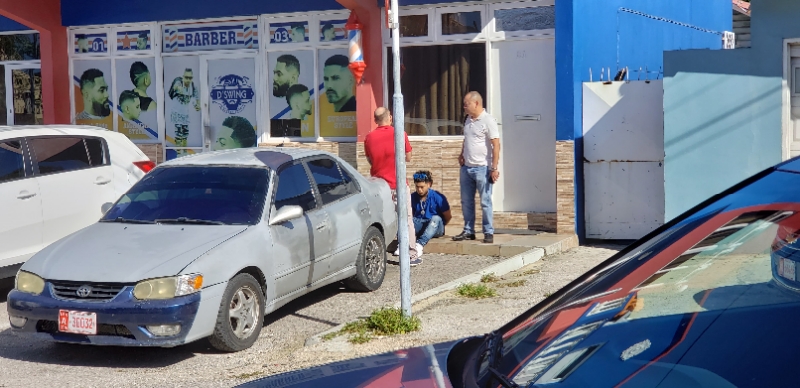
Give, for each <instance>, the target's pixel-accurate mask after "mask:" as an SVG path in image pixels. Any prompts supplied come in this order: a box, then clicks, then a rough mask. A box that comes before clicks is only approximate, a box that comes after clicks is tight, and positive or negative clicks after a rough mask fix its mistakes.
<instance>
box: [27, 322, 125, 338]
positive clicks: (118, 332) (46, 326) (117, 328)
mask: <svg viewBox="0 0 800 388" xmlns="http://www.w3.org/2000/svg"><path fill="white" fill-rule="evenodd" d="M36 331H37V332H39V333H49V334H69V333H61V332H59V331H58V322H56V321H48V320H41V321H39V322H36ZM79 335H80V334H79ZM97 335H106V336H112V337H125V338H131V339H136V337H135V336H134V335H133V333H131V331H130V330H128V328H127V327H125V325H108V324H105V323H100V324H98V325H97Z"/></svg>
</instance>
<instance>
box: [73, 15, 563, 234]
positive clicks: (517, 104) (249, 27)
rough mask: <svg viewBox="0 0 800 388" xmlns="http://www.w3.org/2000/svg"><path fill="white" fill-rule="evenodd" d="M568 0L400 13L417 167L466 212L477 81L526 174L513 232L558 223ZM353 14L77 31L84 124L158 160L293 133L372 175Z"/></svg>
mask: <svg viewBox="0 0 800 388" xmlns="http://www.w3.org/2000/svg"><path fill="white" fill-rule="evenodd" d="M554 4H555V3H554V2H553V1H552V0H550V1H547V0H545V1H535V2H534V1H523V2H473V3H446V4H438V5H437V4H434V5H419V6H405V7H401V10H400V16H401V19H400V24H401V31H400V33H401V37H400V40H401V46H402V49H401V60H402V64H401V77H402V79H401V83H402V87H403V93H404V96H405V112H406V117H405V122H406V128H405V129H406V131H407V132H408V134H409V136H410V138H411V140H412V143H413V145H414V148H415V153H414V154H415V160H414V162H413V163H412V165H410V166H409V172H410V173H413V171H414V170H416V169H427V170H431V171H432V172H433V173H434V177H435V179H436V180H437V182H438V187H437V189H439V190H441V191H443V192H444V193H445V194H446V195H448V198H450V202H451V203H453V204H456V207H460V200H459V197H460V193H459V188H458V176H459V174H458V168H459V166H458V164H457V158H456V156H457V154H458V152H459V150H460V147H461V141H462V136H461V135H462V129H463V128H462V126H463V121H464V113H463V110H462V103H461V100H462V97H463V96H464V94H466V93H467V92H468V91H471V90H477V91H478V92H480V93H481V94H482V95H483V96H484V99H485V100H486V102H487V104H486V107H487V110H488V111H489V112H491V113H492V114H493V115H494V116H495V117H496V118H497V120H498V122H499V123H500V128H501V136H502V139H501V141H502V149H503V152H502V160H501V163H500V168H501V172H502V174H503V176H508V177H514V176H524V177H525V179H503V180H501V184H499V185H498V186H497V187H496V188H495V193H494V196H495V211H496V212H497V213H508V214H516V218H515V219H514V220H512V221H510V222H505V221H508V220H506V219H505V218H503V217H502V216H501V217H499V220H498V223H499V225H500V227H501V228H502V227H519V228H527V227H528V226H529V221H530V220H531V217H529V214H535V215H536V217H538V218H535V220H536V221H537V222H538V223H539V224H541V225H539V226H543V227H545V229H552V230H555V216H554V215H555V212H556V166H555V160H556V155H555V149H556V146H555V145H556V131H555V122H556V119H555V43H554V32H555V7H554ZM331 5H332V6H338V4H336V3H334V2H331ZM332 8H338V7H332ZM376 15H379V17H381V18H383V17H384V10H382V9H381V10H380V13H379V14H378V13H376ZM349 16H350V10H347V9H338V10H330V11H320V12H311V13H309V12H302V13H282V14H262V15H259V16H252V17H229V18H222V19H220V18H216V19H194V20H177V21H165V22H148V23H135V24H134V23H126V24H115V25H110V24H109V25H91V26H80V27H71V28H69V42H70V46H69V55H70V77H71V80H72V83H73V87H72V88H71V94H72V96H71V97H72V98H71V100H72V103H71V108H72V110H71V111H72V117H73V122H74V123H75V124H86V125H96V126H100V127H104V128H108V129H111V130H115V131H118V132H121V133H124V134H126V135H127V136H128V137H129V138H130V139H131V140H133V141H134V142H135V143H137V144H139V145H140V146H141V147H142V148H147V147H151V149H157V150H158V151H157V154H158V159H159V161H161V160H170V159H173V158H176V157H180V156H183V155H190V154H195V153H200V152H207V151H213V150H220V149H227V148H238V147H254V146H258V145H261V146H275V145H278V144H281V145H291V146H304V147H315V148H320V147H324V148H325V149H326V150H330V151H333V152H338V153H339V154H340V156H342V157H343V158H344V159H345V160H348V161H350V162H351V163H353V164H357V166H356V167H357V168H358V169H359V170H361V171H364V172H366V171H368V166H367V165H366V164H365V163H364V162H363V161H362V162H361V163H360V164H359V162H358V161H359V157H358V155H359V153H363V146H362V144H361V143H358V142H357V140H358V139H359V138H361V139H363V136H365V135H366V133H368V132H369V128H359V123H362V124H361V126H362V127H364V126H365V125H364V124H363V123H364V121H359V120H358V117H359V115H361V116H363V115H364V114H365V112H357V106H358V105H357V98H356V96H357V93H356V90H357V85H356V81H355V77H354V76H353V74H352V73H351V71H350V70H349V68H348V64H349V59H348V40H347V37H346V30H345V24H346V22H347V19H348V17H349ZM381 27H382V28H380V32H381V36H380V37H379V41H380V45H379V47H380V48H381V49H382V50H381V51H382V52H380V53H376V52H374V51H375V50H374V48H375V47H376V45H373V46H370V47H364V50H365V51H368V50H373V51H372V52H365V57H367V58H368V59H367V66H368V67H376V66H377V67H378V68H380V69H381V73H378V74H380V75H381V79H380V80H377V79H375V78H374V77H373V78H371V79H370V78H369V77H365V80H364V83H378V82H379V83H380V84H381V85H380V86H381V87H380V88H378V89H379V90H381V95H372V96H370V97H372V99H373V100H374V105H373V106H376V105H385V106H391V101H392V99H391V96H392V94H393V93H394V90H393V83H394V81H393V78H392V71H391V69H392V63H391V62H392V60H391V36H390V32H389V30H388V29H387V28H385V24H384V20H381ZM374 31H375V30H373V32H374ZM376 58H377V59H378V61H376V60H375V59H376ZM372 89H373V90H376V88H374V87H373V88H372ZM362 96H363V94H362ZM372 109H374V107H370V106H369V105H367V108H366V109H365V111H367V112H366V114H367V115H371V110H372ZM367 123H369V122H367ZM344 153H347V155H345V154H344ZM510 161H513V162H510ZM570 173H571V172H570ZM454 213H455V214H457V215H458V216H460V213H461V212H460V209H456V211H455V212H454ZM458 216H457V217H458ZM456 222H460V221H458V220H457V221H456Z"/></svg>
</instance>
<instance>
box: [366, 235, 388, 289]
mask: <svg viewBox="0 0 800 388" xmlns="http://www.w3.org/2000/svg"><path fill="white" fill-rule="evenodd" d="M382 246H383V244H382V243H381V241H380V237H378V236H373V237H372V238H371V239H369V241H367V247H366V250H365V251H364V266H365V267H366V270H367V271H366V272H367V273H366V275H367V278H368V279H369V281H370V282H378V281H380V279H381V278H382V276H383V270H384V268H385V267H386V266H385V265H384V257H385V253H384V252H383V247H382Z"/></svg>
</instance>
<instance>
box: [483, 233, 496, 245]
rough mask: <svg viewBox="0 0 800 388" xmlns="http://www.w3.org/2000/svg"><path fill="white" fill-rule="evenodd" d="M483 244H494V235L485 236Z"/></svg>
mask: <svg viewBox="0 0 800 388" xmlns="http://www.w3.org/2000/svg"><path fill="white" fill-rule="evenodd" d="M483 242H484V243H486V244H494V235H493V234H485V233H484V234H483Z"/></svg>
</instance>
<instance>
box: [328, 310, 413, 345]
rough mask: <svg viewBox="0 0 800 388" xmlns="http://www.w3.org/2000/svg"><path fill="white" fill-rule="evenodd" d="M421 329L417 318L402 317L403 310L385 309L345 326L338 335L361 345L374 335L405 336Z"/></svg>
mask: <svg viewBox="0 0 800 388" xmlns="http://www.w3.org/2000/svg"><path fill="white" fill-rule="evenodd" d="M421 327H422V322H421V321H420V320H419V318H417V317H415V316H412V317H410V318H409V317H406V316H404V315H403V310H401V309H398V308H392V307H385V308H382V309H378V310H375V311H373V312H372V314H370V315H369V316H368V317H366V318H362V319H359V320H357V321H355V322H350V323H348V324H346V325H345V326H344V328H342V330H341V332H340V333H345V334H350V338H349V339H348V341H349V342H350V343H353V344H363V343H365V342H368V341H369V340H371V339H372V338H373V336H375V335H396V334H405V333H410V332H412V331H417V330H419V329H420V328H421ZM331 334H334V333H331ZM328 335H330V334H328ZM337 335H338V333H337ZM326 336H327V335H326ZM333 337H335V335H334V336H333ZM333 337H331V338H333Z"/></svg>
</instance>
